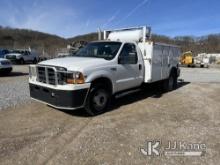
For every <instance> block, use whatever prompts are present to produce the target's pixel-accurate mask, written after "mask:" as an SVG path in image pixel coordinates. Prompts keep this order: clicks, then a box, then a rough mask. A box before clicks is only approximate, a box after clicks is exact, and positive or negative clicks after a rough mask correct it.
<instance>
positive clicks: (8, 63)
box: [1, 61, 11, 65]
mask: <svg viewBox="0 0 220 165" xmlns="http://www.w3.org/2000/svg"><path fill="white" fill-rule="evenodd" d="M1 64H2V65H10V64H11V63H10V62H9V61H2V62H1Z"/></svg>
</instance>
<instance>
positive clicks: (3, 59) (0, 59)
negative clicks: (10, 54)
mask: <svg viewBox="0 0 220 165" xmlns="http://www.w3.org/2000/svg"><path fill="white" fill-rule="evenodd" d="M1 61H9V60H7V59H5V58H0V62H1Z"/></svg>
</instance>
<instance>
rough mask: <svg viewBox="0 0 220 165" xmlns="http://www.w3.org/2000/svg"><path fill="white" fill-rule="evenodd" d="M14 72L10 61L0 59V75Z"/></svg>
mask: <svg viewBox="0 0 220 165" xmlns="http://www.w3.org/2000/svg"><path fill="white" fill-rule="evenodd" d="M11 71H12V64H11V62H10V61H9V60H7V59H4V58H0V75H2V74H6V75H7V74H9V73H11Z"/></svg>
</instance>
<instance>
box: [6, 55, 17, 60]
mask: <svg viewBox="0 0 220 165" xmlns="http://www.w3.org/2000/svg"><path fill="white" fill-rule="evenodd" d="M6 58H7V59H9V60H15V59H16V56H9V55H8V56H6Z"/></svg>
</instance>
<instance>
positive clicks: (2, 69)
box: [0, 66, 12, 73]
mask: <svg viewBox="0 0 220 165" xmlns="http://www.w3.org/2000/svg"><path fill="white" fill-rule="evenodd" d="M11 71H12V67H11V66H9V67H0V73H10V72H11Z"/></svg>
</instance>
